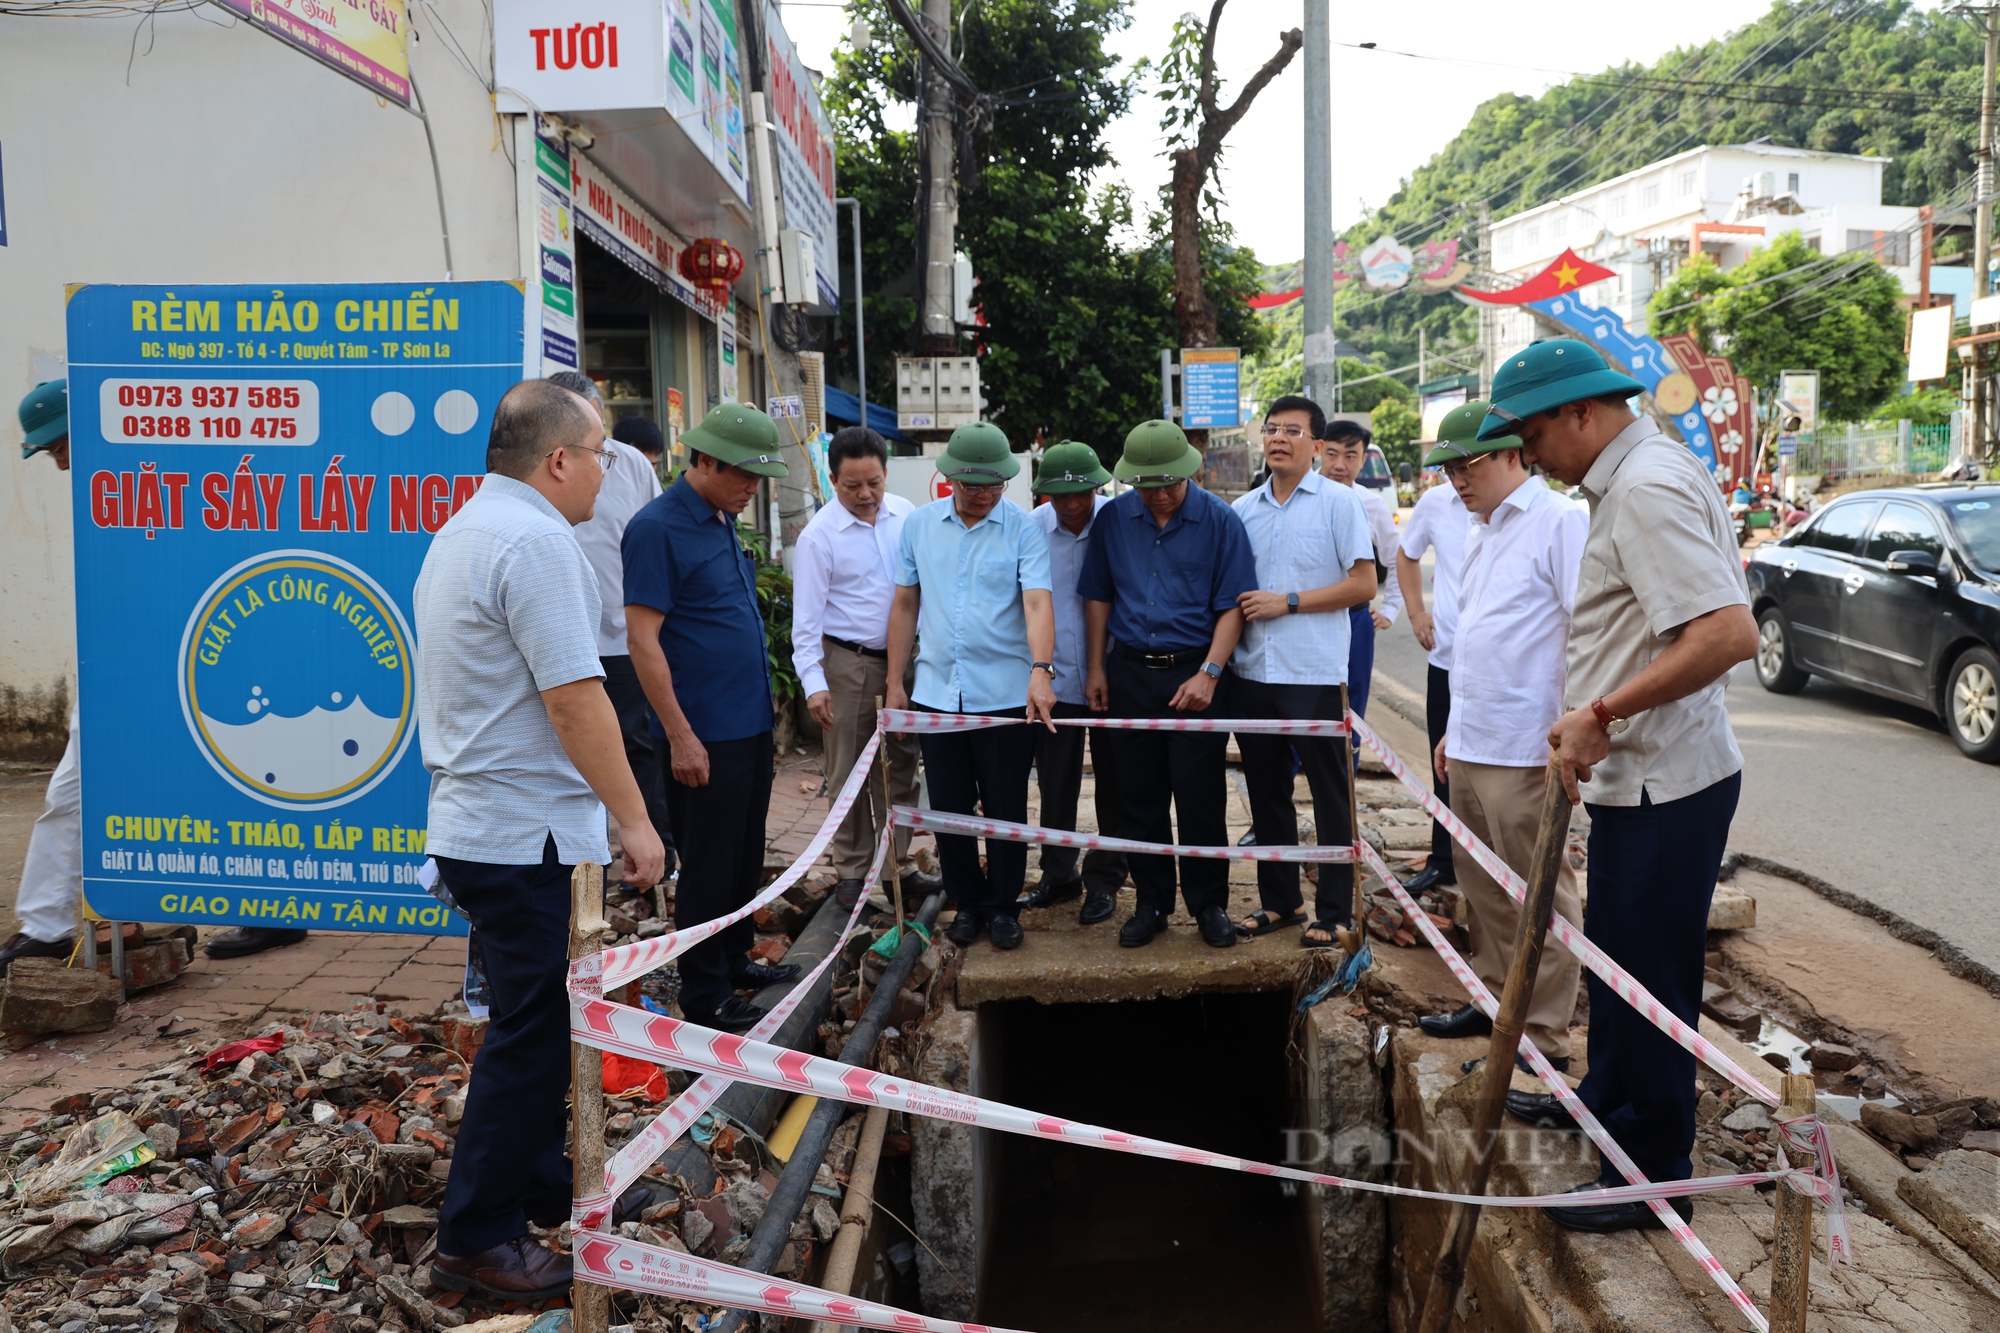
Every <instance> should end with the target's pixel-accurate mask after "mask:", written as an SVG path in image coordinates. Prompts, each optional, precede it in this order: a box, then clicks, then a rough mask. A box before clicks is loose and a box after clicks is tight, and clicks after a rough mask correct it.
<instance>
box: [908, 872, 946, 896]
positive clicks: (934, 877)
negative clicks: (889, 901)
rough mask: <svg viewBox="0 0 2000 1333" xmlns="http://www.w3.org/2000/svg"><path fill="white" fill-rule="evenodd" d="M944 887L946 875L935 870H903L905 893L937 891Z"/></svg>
mask: <svg viewBox="0 0 2000 1333" xmlns="http://www.w3.org/2000/svg"><path fill="white" fill-rule="evenodd" d="M943 887H944V876H943V875H940V874H938V873H937V872H936V871H934V870H905V871H904V872H903V892H904V893H923V894H931V893H936V892H937V891H938V890H939V889H941V888H943Z"/></svg>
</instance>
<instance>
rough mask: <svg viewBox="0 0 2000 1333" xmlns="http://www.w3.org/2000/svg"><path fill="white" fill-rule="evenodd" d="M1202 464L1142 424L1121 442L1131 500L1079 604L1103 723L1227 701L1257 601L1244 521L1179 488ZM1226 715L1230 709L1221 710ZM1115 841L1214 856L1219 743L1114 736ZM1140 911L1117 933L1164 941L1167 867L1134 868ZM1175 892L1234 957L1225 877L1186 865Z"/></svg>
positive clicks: (1111, 527)
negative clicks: (1249, 606) (1119, 811)
mask: <svg viewBox="0 0 2000 1333" xmlns="http://www.w3.org/2000/svg"><path fill="white" fill-rule="evenodd" d="M1201 464H1202V457H1201V451H1200V450H1198V449H1196V448H1195V447H1194V446H1193V445H1191V444H1189V443H1188V438H1187V436H1186V435H1184V434H1182V432H1181V428H1180V427H1179V426H1176V425H1175V424H1174V423H1173V422H1171V421H1159V420H1155V421H1146V422H1141V423H1140V424H1139V425H1138V426H1135V427H1134V428H1133V429H1132V433H1131V434H1129V435H1127V436H1126V437H1125V453H1124V456H1123V457H1121V458H1120V459H1119V460H1118V466H1117V468H1116V469H1114V472H1113V475H1115V476H1116V477H1117V478H1118V479H1119V480H1120V481H1126V482H1130V483H1131V484H1132V486H1133V489H1132V490H1130V491H1127V492H1126V493H1125V494H1123V495H1121V496H1119V497H1118V498H1117V499H1115V500H1113V501H1112V502H1111V503H1110V504H1108V505H1106V506H1105V507H1104V510H1103V512H1102V513H1100V514H1099V515H1098V516H1097V522H1096V524H1095V526H1094V527H1093V529H1092V531H1091V538H1090V550H1089V551H1088V552H1087V553H1086V554H1085V556H1084V558H1083V571H1082V573H1081V574H1079V575H1078V577H1077V591H1078V592H1079V593H1081V594H1082V595H1083V597H1084V601H1085V607H1084V618H1085V619H1084V623H1085V633H1086V636H1087V639H1088V642H1089V653H1090V667H1089V678H1088V682H1087V684H1086V685H1085V687H1084V688H1085V694H1086V696H1087V697H1088V699H1089V700H1090V706H1091V707H1092V708H1094V709H1096V710H1097V711H1098V712H1100V713H1101V712H1105V711H1110V712H1112V713H1114V714H1116V715H1117V716H1119V717H1174V716H1185V715H1186V714H1189V713H1200V712H1205V711H1207V710H1208V709H1209V707H1210V706H1211V705H1212V704H1214V703H1216V701H1217V699H1218V698H1222V699H1224V700H1226V699H1227V696H1228V689H1227V663H1228V661H1229V655H1230V654H1231V653H1233V652H1234V651H1235V650H1236V639H1237V636H1238V635H1239V634H1241V633H1242V630H1243V613H1242V611H1240V610H1239V609H1238V608H1237V605H1236V599H1237V598H1238V597H1239V596H1240V595H1242V594H1243V593H1246V592H1250V591H1253V590H1254V589H1255V588H1256V587H1257V561H1256V558H1255V556H1253V555H1252V554H1251V550H1250V538H1249V535H1248V534H1247V533H1246V532H1245V531H1244V528H1243V520H1242V519H1240V518H1238V517H1237V516H1236V513H1235V511H1234V510H1232V509H1231V508H1230V507H1229V506H1228V505H1226V504H1224V503H1223V502H1222V501H1221V500H1218V499H1216V498H1215V497H1214V496H1213V495H1210V494H1209V493H1208V492H1207V491H1204V490H1202V489H1201V488H1200V487H1198V486H1196V485H1194V484H1193V483H1192V482H1190V481H1189V480H1188V479H1189V478H1190V477H1192V476H1194V474H1195V473H1196V472H1198V471H1199V470H1200V469H1201ZM1221 711H1222V712H1223V714H1224V715H1225V716H1226V715H1227V708H1226V707H1225V708H1223V709H1222V710H1221ZM1113 734H1114V735H1115V736H1116V737H1117V738H1118V740H1117V752H1118V773H1119V782H1120V787H1121V790H1120V793H1119V796H1120V800H1121V802H1122V804H1123V806H1124V810H1123V821H1122V825H1121V827H1120V829H1119V833H1120V834H1121V835H1123V836H1124V837H1127V838H1138V839H1142V840H1144V841H1146V842H1172V841H1175V838H1174V836H1173V832H1174V825H1173V822H1172V821H1171V820H1170V819H1169V816H1168V804H1169V802H1171V803H1172V807H1173V813H1174V815H1175V816H1177V817H1178V821H1179V825H1180V838H1179V841H1181V842H1183V843H1187V844H1189V845H1191V846H1196V847H1221V846H1224V845H1226V844H1227V842H1228V841H1229V837H1228V827H1227V822H1226V819H1227V815H1226V812H1227V796H1226V794H1225V792H1224V789H1223V754H1224V751H1225V749H1226V747H1227V745H1228V741H1229V738H1228V736H1227V735H1225V734H1223V733H1221V732H1158V731H1123V730H1121V731H1117V732H1115V733H1113ZM1130 864H1131V867H1132V882H1133V884H1134V885H1135V886H1136V888H1137V889H1138V899H1139V906H1138V910H1137V911H1136V912H1134V913H1133V914H1132V917H1131V919H1130V920H1128V921H1127V922H1126V923H1125V924H1124V925H1123V926H1121V927H1119V930H1118V942H1119V943H1120V944H1122V945H1125V946H1126V947H1128V948H1137V947H1138V946H1140V945H1142V944H1147V943H1149V942H1151V940H1152V938H1153V936H1155V935H1157V934H1159V933H1160V932H1161V931H1163V930H1165V929H1166V928H1167V917H1168V916H1169V915H1171V914H1172V912H1173V910H1174V862H1173V861H1172V860H1171V859H1170V858H1168V857H1165V856H1134V857H1131V858H1130ZM1180 887H1181V893H1182V896H1183V897H1184V898H1185V899H1186V901H1187V909H1188V914H1189V915H1190V916H1192V917H1194V919H1195V922H1196V924H1197V925H1198V926H1200V928H1201V937H1202V939H1203V940H1204V941H1206V942H1207V943H1209V944H1211V945H1213V946H1214V947H1216V948H1218V949H1226V948H1228V947H1230V946H1231V945H1233V944H1235V943H1236V927H1235V925H1234V924H1233V923H1231V921H1230V920H1229V914H1228V910H1227V908H1228V903H1229V863H1228V862H1227V861H1223V860H1211V859H1207V858H1201V859H1197V858H1193V857H1190V858H1186V859H1184V860H1183V861H1182V862H1181V865H1180Z"/></svg>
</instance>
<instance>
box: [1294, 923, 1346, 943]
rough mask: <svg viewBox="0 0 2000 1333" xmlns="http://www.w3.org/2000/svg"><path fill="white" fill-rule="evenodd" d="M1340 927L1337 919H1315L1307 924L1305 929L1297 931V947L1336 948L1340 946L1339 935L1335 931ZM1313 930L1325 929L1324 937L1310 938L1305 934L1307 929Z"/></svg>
mask: <svg viewBox="0 0 2000 1333" xmlns="http://www.w3.org/2000/svg"><path fill="white" fill-rule="evenodd" d="M1341 928H1342V927H1341V924H1340V923H1339V922H1338V921H1315V922H1313V923H1312V924H1311V925H1310V926H1307V927H1306V928H1305V930H1302V931H1300V932H1299V947H1300V948H1302V949H1338V948H1339V947H1340V936H1339V934H1338V933H1337V932H1338V931H1339V930H1340V929H1341ZM1314 930H1323V931H1325V932H1326V938H1325V939H1323V940H1316V939H1313V938H1311V937H1310V936H1309V935H1308V934H1307V931H1314Z"/></svg>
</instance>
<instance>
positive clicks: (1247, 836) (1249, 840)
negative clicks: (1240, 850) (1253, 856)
mask: <svg viewBox="0 0 2000 1333" xmlns="http://www.w3.org/2000/svg"><path fill="white" fill-rule="evenodd" d="M1236 845H1237V846H1238V847H1255V846H1256V845H1257V830H1256V829H1245V830H1244V832H1243V836H1242V837H1240V838H1238V839H1237V840H1236Z"/></svg>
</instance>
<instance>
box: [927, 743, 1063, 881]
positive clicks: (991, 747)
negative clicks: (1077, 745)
mask: <svg viewBox="0 0 2000 1333" xmlns="http://www.w3.org/2000/svg"><path fill="white" fill-rule="evenodd" d="M917 707H918V708H919V709H921V710H922V711H923V712H926V713H936V712H940V711H943V710H940V709H936V708H925V707H924V706H923V705H922V704H919V705H917ZM1027 711H1028V710H1027V709H1026V708H1002V709H1000V710H999V711H998V712H993V713H983V714H979V716H982V717H1024V716H1026V714H1027ZM1035 730H1036V728H1034V727H994V728H993V729H992V730H991V731H948V732H925V733H924V734H923V736H922V737H921V742H922V745H923V750H924V780H925V781H926V782H928V783H929V784H930V798H931V809H933V810H942V811H944V812H945V813H946V814H953V815H971V814H983V815H984V816H985V817H986V818H988V819H1005V820H1010V821H1012V822H1013V823H1016V824H1025V823H1027V822H1028V770H1029V769H1030V768H1032V767H1034V763H1035ZM1041 730H1042V733H1043V734H1044V735H1047V734H1048V732H1047V728H1042V729H1041ZM937 849H938V866H939V868H940V869H941V870H942V871H943V874H944V891H945V894H946V896H948V897H949V898H951V900H952V901H953V902H955V903H957V904H958V910H959V911H961V912H970V913H971V914H972V915H973V916H975V917H977V918H978V919H979V920H981V921H991V920H992V919H993V918H995V917H1000V916H1013V915H1015V914H1016V913H1017V912H1018V911H1019V910H1020V909H1019V908H1017V907H1016V906H1015V905H1014V900H1015V899H1016V898H1019V897H1020V896H1021V885H1022V884H1023V882H1025V881H1026V880H1027V878H1028V844H1027V843H1025V842H1003V841H1002V840H1000V839H999V838H988V839H987V840H986V866H985V868H984V869H981V868H980V865H979V839H977V838H968V837H965V836H963V835H962V834H956V833H952V834H946V833H940V834H938V835H937Z"/></svg>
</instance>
